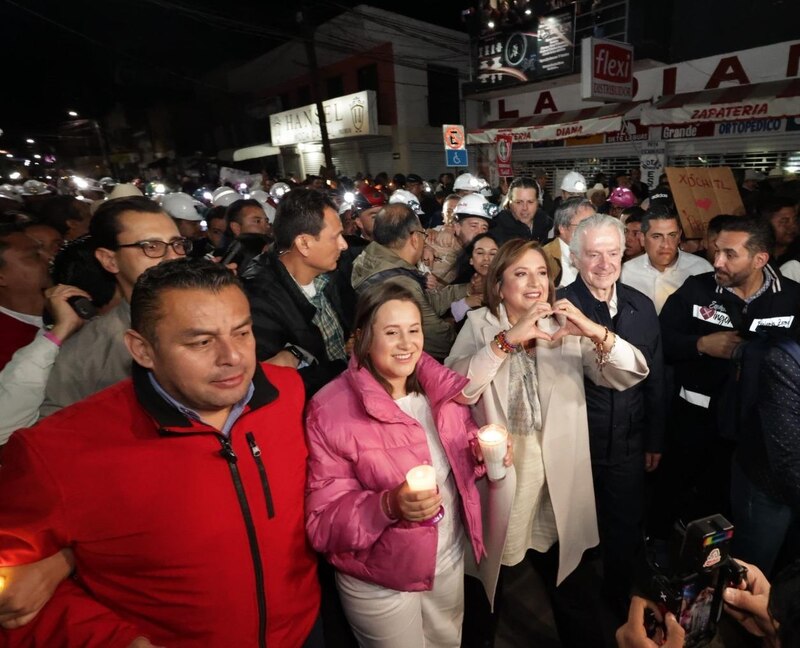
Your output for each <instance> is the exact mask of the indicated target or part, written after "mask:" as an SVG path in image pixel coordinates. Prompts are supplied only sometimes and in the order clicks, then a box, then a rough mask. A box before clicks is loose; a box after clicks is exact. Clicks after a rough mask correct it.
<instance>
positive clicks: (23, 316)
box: [0, 306, 44, 328]
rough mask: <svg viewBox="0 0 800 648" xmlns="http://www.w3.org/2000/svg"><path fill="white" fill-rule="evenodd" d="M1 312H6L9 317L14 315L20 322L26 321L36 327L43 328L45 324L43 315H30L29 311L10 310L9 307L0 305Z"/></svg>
mask: <svg viewBox="0 0 800 648" xmlns="http://www.w3.org/2000/svg"><path fill="white" fill-rule="evenodd" d="M0 313H4V314H5V315H8V316H9V317H13V318H14V319H15V320H19V321H20V322H24V323H25V324H30V325H31V326H35V327H36V328H42V326H43V325H44V324H43V323H42V316H41V315H28V314H27V313H18V312H17V311H13V310H9V309H8V308H3V307H2V306H0Z"/></svg>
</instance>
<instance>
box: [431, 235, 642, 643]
mask: <svg viewBox="0 0 800 648" xmlns="http://www.w3.org/2000/svg"><path fill="white" fill-rule="evenodd" d="M554 296H555V290H554V287H553V281H552V277H550V276H549V271H548V264H547V259H546V257H545V253H544V252H543V251H542V249H541V247H540V246H539V244H538V243H536V242H535V241H523V240H521V239H517V240H513V241H509V242H508V243H506V244H505V245H503V246H502V247H501V248H500V251H499V252H498V253H497V255H496V256H495V258H494V261H493V263H492V266H491V267H490V269H489V274H488V276H487V277H486V296H485V303H486V304H488V306H487V307H485V308H481V309H478V310H474V311H471V312H470V313H469V314H468V316H467V322H466V324H465V325H464V328H462V330H461V332H460V333H459V335H458V338H457V339H456V341H455V344H454V345H453V348H452V350H451V351H450V356H449V357H448V358H447V360H446V361H445V364H446V365H447V366H448V367H451V368H452V369H454V370H455V371H457V372H459V373H461V374H463V375H464V376H466V377H467V378H468V379H469V381H470V382H469V384H468V385H467V387H465V389H464V392H463V395H464V396H465V397H466V399H467V400H468V402H470V403H472V404H473V413H474V416H475V419H476V421H477V422H478V424H479V425H485V424H487V423H499V424H502V425H504V426H505V427H506V428H508V431H509V433H510V434H511V436H512V438H513V443H514V466H515V469H516V472H517V487H516V491H515V497H514V503H513V506H512V509H511V519H510V522H509V526H508V531H507V535H506V541H505V545H504V550H503V558H502V564H503V565H508V566H511V565H516V564H517V563H519V562H521V561H522V560H523V558H525V556H526V554H527V553H528V551H529V550H532V551H533V552H534V553H532V554H529V555H530V557H531V559H532V562H533V564H534V566H538V565H540V564H542V561H541V560H539V559H540V558H542V554H546V555H548V556H551V560H550V562H555V556H554V554H556V553H557V556H558V558H557V573H556V575H555V583H552V582H550V583H548V582H547V581H548V580H549V579H552V576H551V575H549V574H546V573H545V574H542V575H543V577H544V578H545V581H546V582H545V584H546V585H549V586H550V587H549V588H548V589H549V590H550V591H552V592H553V593H554V594H557V588H556V585H561V583H562V582H563V581H564V579H566V578H567V577H568V576H569V575H570V574H571V573H572V572H573V571H574V570H575V569H576V567H578V565H579V563H580V562H581V558H582V556H583V553H584V551H585V550H586V549H588V548H590V547H593V546H595V545H597V543H598V542H599V538H598V532H597V517H596V513H595V502H594V489H593V487H592V468H591V459H590V455H589V430H588V423H587V417H586V399H585V394H584V387H583V381H584V376H586V377H588V378H589V379H590V380H592V381H594V382H595V383H597V384H599V385H605V386H608V387H611V388H614V389H620V390H622V389H626V388H628V387H631V386H632V385H635V384H636V383H637V382H639V381H640V380H643V379H644V378H645V377H646V376H647V373H648V368H647V363H646V361H645V359H644V357H643V356H642V354H641V353H640V352H639V350H638V349H636V348H635V347H633V346H632V345H630V344H628V343H627V342H625V340H622V339H621V338H619V337H618V336H616V335H614V333H613V332H610V331H608V329H606V328H605V327H603V326H601V325H599V324H597V323H595V322H592V321H591V320H589V319H588V318H587V317H585V316H584V315H583V314H582V313H581V312H580V310H578V309H577V308H576V307H575V306H573V305H572V304H571V303H570V302H569V301H567V300H560V301H557V302H555V303H553V299H554ZM540 571H542V570H540ZM544 571H546V570H544ZM551 602H552V603H553V608H554V613H555V617H556V624H557V626H558V629H559V634H560V635H561V640H562V643H563V645H565V646H567V645H571V644H572V643H573V642H572V641H570V636H574V637H575V643H577V644H578V645H580V643H579V642H583V645H600V642H599V641H598V636H597V634H594V635H593V639H594V642H595V643H592V644H589V643H585V642H586V637H587V635H586V634H585V633H586V631H587V630H588V631H589V632H590V633H591V632H593V631H594V632H596V628H594V630H593V629H591V628H589V629H587V628H585V627H580V626H582V625H585V624H581V623H578V622H576V619H575V618H574V617H573V618H570V615H569V614H568V613H566V612H565V610H564V609H559V607H560V605H559V601H558V597H557V596H554V597H552V601H551ZM582 633H583V634H582Z"/></svg>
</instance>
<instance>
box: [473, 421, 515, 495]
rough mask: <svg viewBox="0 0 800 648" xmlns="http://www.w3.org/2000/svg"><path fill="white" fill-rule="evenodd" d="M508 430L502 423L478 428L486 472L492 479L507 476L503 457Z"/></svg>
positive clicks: (496, 479) (495, 479)
mask: <svg viewBox="0 0 800 648" xmlns="http://www.w3.org/2000/svg"><path fill="white" fill-rule="evenodd" d="M507 439H508V430H506V429H505V428H504V427H503V426H502V425H495V424H494V423H491V424H489V425H484V426H483V427H482V428H481V429H480V430H478V443H479V444H480V446H481V451H482V452H483V461H484V463H485V464H486V474H487V476H488V477H489V479H490V480H491V481H498V480H500V479H503V478H505V476H506V467H505V466H504V465H503V458H504V457H505V456H506V451H507V448H506V446H507Z"/></svg>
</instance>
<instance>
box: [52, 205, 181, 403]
mask: <svg viewBox="0 0 800 648" xmlns="http://www.w3.org/2000/svg"><path fill="white" fill-rule="evenodd" d="M89 234H90V235H91V237H92V244H93V246H94V249H95V253H94V255H95V258H96V259H97V261H98V262H99V263H100V265H101V266H102V267H103V269H104V270H105V271H106V272H109V273H110V274H112V275H114V277H115V279H116V282H117V292H118V295H119V297H118V298H119V303H118V304H117V306H116V307H115V308H114V309H113V310H111V311H109V313H108V314H106V315H104V316H103V317H100V318H97V319H95V320H93V321H91V322H89V323H88V324H87V325H86V326H84V327H83V328H82V329H81V330H80V331H79V332H78V333H77V334H75V335H73V336H72V337H71V338H70V339H69V340H67V341H66V342H65V343H64V346H63V347H62V348H61V351H60V353H59V354H58V358H57V360H56V362H55V365H54V366H53V370H52V371H51V373H50V379H49V380H48V382H47V390H46V392H45V400H44V403H43V404H42V407H41V409H40V411H39V413H40V415H41V416H43V417H44V416H48V415H50V414H52V413H53V412H56V411H58V410H59V409H61V408H63V407H66V406H67V405H71V404H72V403H76V402H78V401H79V400H83V399H84V398H86V397H87V396H90V395H91V394H94V393H95V392H98V391H100V390H101V389H105V388H106V387H109V386H110V385H113V384H114V383H116V382H119V381H120V380H122V379H124V378H127V377H129V376H130V375H131V360H130V355H129V354H128V352H127V349H126V348H125V344H124V343H123V335H124V333H125V331H127V330H128V329H129V328H130V325H131V313H130V298H131V293H132V292H133V286H134V284H135V283H136V280H137V279H138V278H139V275H141V274H142V273H143V272H144V271H145V270H147V269H148V268H150V267H152V266H154V265H157V264H159V263H161V261H163V260H164V259H167V260H169V259H176V258H178V257H182V256H185V255H186V254H188V253H189V252H191V250H192V242H191V241H190V240H189V239H186V238H183V237H181V235H180V234H179V232H178V229H177V227H176V226H175V223H174V222H173V220H172V219H171V218H170V217H169V216H168V215H167V214H166V213H165V212H164V211H163V210H162V209H161V207H159V206H158V205H157V204H156V203H154V202H153V201H151V200H149V199H147V198H144V197H142V196H134V197H131V198H118V199H116V200H110V201H108V202H106V203H104V204H103V205H102V206H101V207H100V208H99V209H98V210H97V212H96V213H95V215H94V217H93V218H92V222H91V224H90V226H89Z"/></svg>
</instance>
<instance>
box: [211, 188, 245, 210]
mask: <svg viewBox="0 0 800 648" xmlns="http://www.w3.org/2000/svg"><path fill="white" fill-rule="evenodd" d="M241 197H242V195H241V194H240V193H239V192H238V191H236V190H235V189H231V188H230V187H219V188H217V189H214V191H212V192H211V204H212V206H214V207H228V206H229V205H230V204H231V203H232V202H236V201H237V200H239V199H240V198H241Z"/></svg>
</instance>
